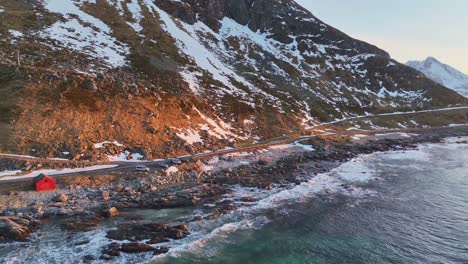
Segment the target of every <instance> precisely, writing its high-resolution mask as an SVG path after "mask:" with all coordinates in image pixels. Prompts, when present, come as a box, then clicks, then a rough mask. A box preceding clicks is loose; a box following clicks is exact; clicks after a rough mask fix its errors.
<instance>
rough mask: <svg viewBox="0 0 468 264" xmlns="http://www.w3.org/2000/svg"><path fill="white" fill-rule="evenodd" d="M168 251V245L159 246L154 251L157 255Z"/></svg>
mask: <svg viewBox="0 0 468 264" xmlns="http://www.w3.org/2000/svg"><path fill="white" fill-rule="evenodd" d="M167 252H169V248H168V247H160V248H157V249H156V250H155V251H154V254H153V255H155V256H157V255H161V254H166V253H167Z"/></svg>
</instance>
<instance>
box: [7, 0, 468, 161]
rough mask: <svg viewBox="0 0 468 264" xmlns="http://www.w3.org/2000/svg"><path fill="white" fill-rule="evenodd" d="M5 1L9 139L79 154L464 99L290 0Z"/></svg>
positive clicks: (190, 145) (152, 153)
mask: <svg viewBox="0 0 468 264" xmlns="http://www.w3.org/2000/svg"><path fill="white" fill-rule="evenodd" d="M1 5H2V8H3V9H4V11H3V12H1V13H0V18H1V19H2V23H1V24H0V34H1V36H2V38H1V39H0V58H2V61H3V62H4V63H3V64H2V65H0V66H1V67H0V78H2V81H3V82H4V83H5V84H6V85H5V86H4V87H3V88H2V90H0V93H1V94H0V95H2V97H3V98H5V99H4V100H3V101H0V106H1V107H2V109H6V110H5V111H8V113H9V114H8V115H7V116H6V117H4V118H3V120H0V121H1V122H3V123H2V124H3V125H1V126H0V127H4V129H3V131H7V132H3V133H4V136H3V139H2V140H1V142H0V144H1V145H0V147H1V148H3V149H7V150H9V149H11V150H14V151H18V152H25V153H31V151H33V150H34V151H36V154H37V152H40V154H38V155H41V156H59V155H61V153H72V154H70V155H71V156H73V157H75V158H77V159H80V157H81V158H86V155H87V154H89V155H91V156H92V157H96V156H99V153H97V152H99V151H101V150H96V149H93V147H92V146H93V145H94V144H96V143H98V142H105V141H109V142H112V141H114V140H117V141H119V142H121V143H123V144H125V145H126V147H127V148H129V150H131V151H136V152H141V153H143V154H144V155H145V156H146V157H149V158H150V157H160V156H169V155H178V154H185V153H193V152H195V151H202V150H206V149H213V148H216V147H220V146H226V145H228V144H234V143H236V142H242V141H249V140H250V141H253V140H258V139H264V138H270V137H275V136H280V135H283V134H286V133H290V132H292V131H301V130H303V129H306V128H308V127H312V126H314V125H317V124H319V123H321V122H327V121H333V120H337V119H342V118H346V117H352V116H358V115H365V114H366V113H383V112H398V111H411V110H418V109H431V108H441V107H446V106H452V105H459V104H465V103H466V99H464V98H463V97H461V96H459V95H457V94H456V93H455V92H452V91H450V90H448V89H446V88H445V87H443V86H442V85H439V84H436V83H434V82H433V81H431V80H429V79H427V78H425V77H424V76H422V75H421V73H420V72H419V71H417V70H414V69H412V68H410V67H407V66H405V65H403V64H400V63H398V62H397V61H395V60H393V59H391V58H390V56H389V55H388V53H387V52H385V51H383V50H381V49H379V48H377V47H376V46H374V45H371V44H367V43H365V42H363V41H360V40H356V39H353V38H351V37H349V36H347V35H346V34H344V33H342V32H341V31H339V30H337V29H335V28H333V27H330V26H328V25H326V24H325V23H323V22H322V21H320V20H319V19H318V18H316V17H315V16H313V15H312V13H311V12H310V11H308V10H306V9H304V8H302V7H301V6H300V5H298V4H297V3H295V2H294V1H291V0H274V1H266V0H255V1H253V0H242V1H235V0H184V1H182V0H179V1H167V0H155V1H152V0H128V1H124V0H95V1H94V0H76V1H72V0H61V1H58V0H44V1H13V0H5V1H4V2H2V4H1ZM17 51H19V52H20V61H21V67H18V66H16V65H15V62H16V60H17V59H18V58H17ZM0 130H1V129H0ZM70 135H72V136H70ZM0 138H2V137H0ZM90 153H91V154H90ZM96 153H97V154H96ZM81 154H85V155H83V156H80V155H81Z"/></svg>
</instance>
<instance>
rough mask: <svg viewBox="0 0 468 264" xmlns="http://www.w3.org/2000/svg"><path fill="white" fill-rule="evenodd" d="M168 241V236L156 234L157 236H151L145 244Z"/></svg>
mask: <svg viewBox="0 0 468 264" xmlns="http://www.w3.org/2000/svg"><path fill="white" fill-rule="evenodd" d="M169 241H170V240H169V239H168V238H165V237H161V236H157V237H154V238H152V239H151V240H150V241H148V243H147V244H150V245H154V244H160V243H166V242H169Z"/></svg>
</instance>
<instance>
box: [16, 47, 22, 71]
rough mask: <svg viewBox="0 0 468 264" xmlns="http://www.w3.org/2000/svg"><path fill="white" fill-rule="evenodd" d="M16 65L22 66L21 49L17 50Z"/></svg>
mask: <svg viewBox="0 0 468 264" xmlns="http://www.w3.org/2000/svg"><path fill="white" fill-rule="evenodd" d="M16 65H17V66H18V67H20V66H21V61H20V51H19V50H17V51H16Z"/></svg>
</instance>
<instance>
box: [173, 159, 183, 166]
mask: <svg viewBox="0 0 468 264" xmlns="http://www.w3.org/2000/svg"><path fill="white" fill-rule="evenodd" d="M171 162H172V164H174V165H179V164H182V161H181V160H180V159H171Z"/></svg>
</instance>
